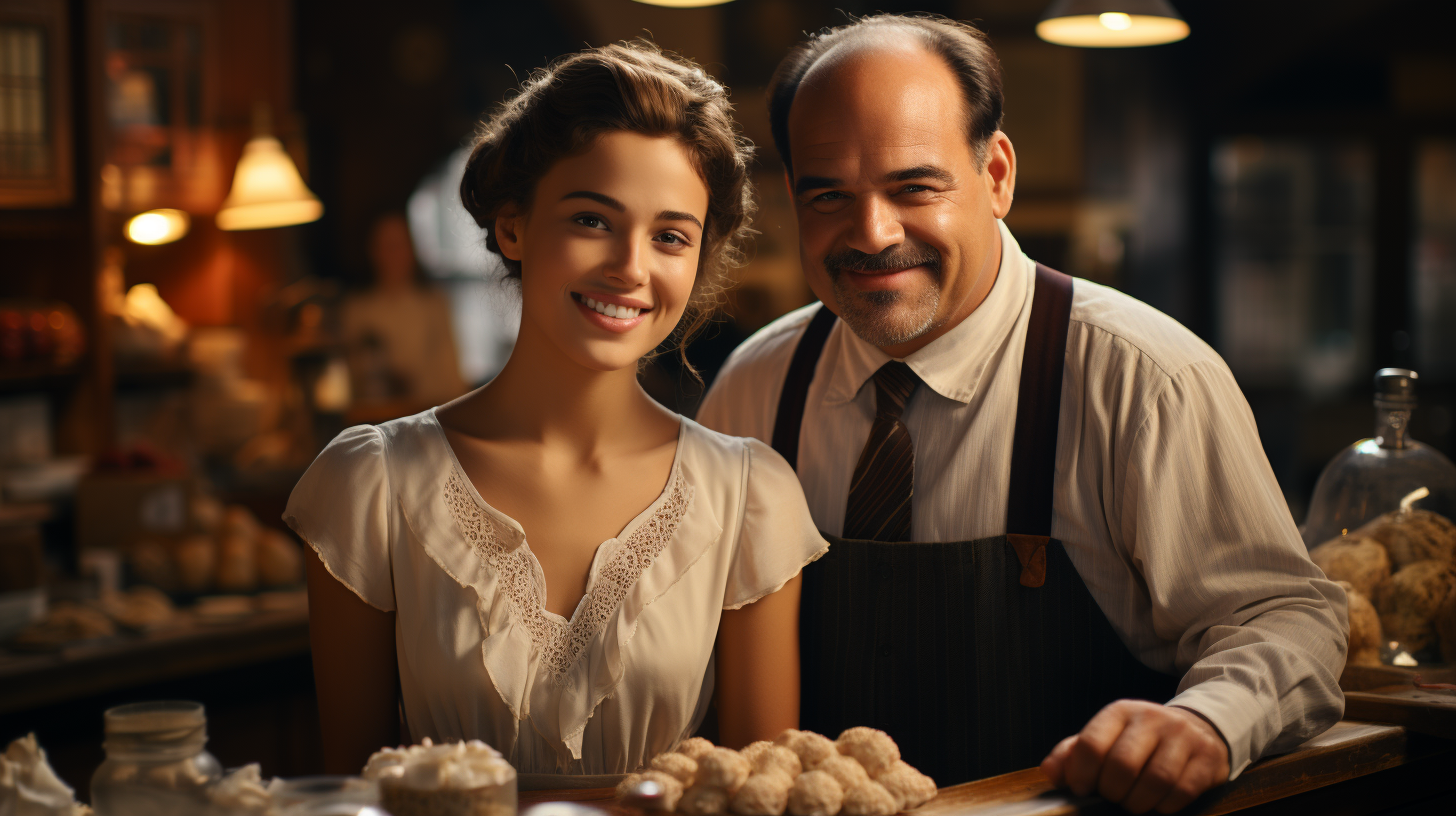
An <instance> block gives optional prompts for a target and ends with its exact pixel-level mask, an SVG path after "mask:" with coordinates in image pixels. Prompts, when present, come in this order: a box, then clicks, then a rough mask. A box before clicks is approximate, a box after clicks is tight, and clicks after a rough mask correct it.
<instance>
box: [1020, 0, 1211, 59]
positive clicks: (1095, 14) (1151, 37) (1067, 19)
mask: <svg viewBox="0 0 1456 816" xmlns="http://www.w3.org/2000/svg"><path fill="white" fill-rule="evenodd" d="M1188 31H1189V29H1188V24H1187V23H1185V22H1183V20H1182V18H1180V17H1179V16H1178V12H1176V11H1174V10H1173V7H1172V6H1170V5H1168V3H1167V0H1056V2H1053V3H1052V5H1051V7H1050V8H1048V9H1047V10H1046V14H1045V15H1043V17H1042V20H1041V22H1039V23H1037V24H1036V35H1037V36H1038V37H1041V38H1042V39H1043V40H1046V41H1047V42H1051V43H1056V44H1057V45H1075V46H1080V47H1082V48H1130V47H1134V46H1140V45H1162V44H1164V43H1170V42H1177V41H1179V40H1181V39H1183V38H1185V37H1187V36H1188Z"/></svg>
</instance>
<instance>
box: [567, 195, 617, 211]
mask: <svg viewBox="0 0 1456 816" xmlns="http://www.w3.org/2000/svg"><path fill="white" fill-rule="evenodd" d="M568 198H585V199H588V200H590V201H595V202H597V203H598V204H605V205H606V206H608V207H611V208H612V209H614V210H616V211H617V212H626V211H627V206H626V205H625V204H623V203H622V202H620V201H618V200H617V199H615V198H612V197H611V196H609V195H604V194H602V193H594V192H592V191H591V190H575V191H573V192H570V193H567V194H566V195H564V196H562V197H561V200H562V201H565V200H567V199H568Z"/></svg>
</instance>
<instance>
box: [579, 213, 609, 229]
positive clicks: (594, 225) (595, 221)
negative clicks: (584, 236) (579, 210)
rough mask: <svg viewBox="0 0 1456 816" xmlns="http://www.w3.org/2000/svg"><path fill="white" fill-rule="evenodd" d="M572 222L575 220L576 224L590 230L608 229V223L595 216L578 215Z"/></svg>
mask: <svg viewBox="0 0 1456 816" xmlns="http://www.w3.org/2000/svg"><path fill="white" fill-rule="evenodd" d="M572 220H574V221H575V222H576V223H578V224H580V225H582V226H583V227H586V228H588V229H606V228H607V222H606V221H603V220H602V219H601V218H600V217H598V216H595V215H578V216H577V217H576V218H574V219H572Z"/></svg>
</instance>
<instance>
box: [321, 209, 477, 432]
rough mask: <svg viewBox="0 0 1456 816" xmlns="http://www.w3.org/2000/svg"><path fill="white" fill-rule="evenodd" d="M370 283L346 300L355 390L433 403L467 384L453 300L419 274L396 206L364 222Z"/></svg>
mask: <svg viewBox="0 0 1456 816" xmlns="http://www.w3.org/2000/svg"><path fill="white" fill-rule="evenodd" d="M369 262H370V266H371V267H372V269H373V272H374V281H373V286H372V287H371V288H369V289H367V290H365V291H363V292H359V293H356V294H354V295H351V296H350V297H349V298H347V299H346V300H345V301H344V314H343V334H344V342H345V344H346V345H347V347H348V349H349V369H350V375H351V378H352V379H353V381H354V397H355V399H357V400H360V401H363V402H383V401H391V400H398V401H402V402H407V403H411V404H421V405H433V404H436V403H439V402H444V401H445V400H448V399H452V398H454V397H457V396H459V395H460V394H461V393H463V392H464V391H465V382H464V380H463V379H462V378H461V376H460V365H459V361H458V357H457V355H456V352H455V335H454V333H453V331H452V328H451V321H450V304H449V303H448V302H446V300H445V296H444V295H443V294H441V293H440V292H439V291H438V290H436V289H434V288H433V287H431V286H429V285H428V284H427V283H425V282H424V281H423V280H421V278H420V275H419V267H418V264H417V262H416V259H415V247H414V241H413V240H411V238H410V232H409V224H408V222H407V221H406V220H405V217H404V214H403V213H401V212H387V213H384V214H383V215H380V216H379V217H378V218H376V219H375V220H374V223H373V224H372V225H371V227H370V230H369Z"/></svg>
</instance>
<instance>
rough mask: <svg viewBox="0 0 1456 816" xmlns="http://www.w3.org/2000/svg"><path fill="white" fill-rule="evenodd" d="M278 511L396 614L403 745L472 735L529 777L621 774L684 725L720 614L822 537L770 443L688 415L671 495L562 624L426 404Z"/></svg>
mask: <svg viewBox="0 0 1456 816" xmlns="http://www.w3.org/2000/svg"><path fill="white" fill-rule="evenodd" d="M283 518H284V520H285V521H286V522H287V523H288V524H289V526H290V527H292V528H293V529H294V530H295V531H296V532H297V533H298V534H299V535H300V536H302V537H303V539H304V540H305V541H307V542H308V543H309V545H310V546H312V547H313V548H314V550H316V551H317V552H318V554H319V557H320V558H321V559H322V560H323V563H324V566H326V567H327V568H328V570H329V572H330V573H331V574H333V576H334V577H335V578H337V579H338V580H339V581H340V582H341V583H343V584H344V585H345V586H347V587H348V588H349V589H351V590H352V591H353V592H354V594H356V595H358V596H359V597H360V598H361V599H363V600H364V602H365V603H368V604H369V605H370V606H373V607H375V608H376V609H380V610H383V611H386V612H395V613H396V617H395V648H396V650H397V652H398V657H399V675H400V690H401V700H402V704H403V713H404V721H405V727H406V729H407V733H406V737H407V738H408V739H410V740H411V741H414V742H418V741H419V740H420V739H422V738H423V737H430V738H431V739H434V740H436V741H441V740H450V741H453V740H462V739H481V740H484V741H485V742H487V743H489V744H491V745H492V746H495V747H496V748H497V749H499V750H500V751H501V752H502V753H504V754H505V755H506V757H508V758H509V759H510V760H511V763H512V764H513V765H515V766H516V768H517V770H519V771H520V772H521V773H570V774H610V773H625V772H628V771H632V770H635V769H637V768H639V767H641V766H642V765H643V764H645V763H646V762H647V761H648V760H650V759H651V758H652V757H653V756H654V755H656V754H658V753H660V752H662V751H666V750H669V749H670V748H672V747H673V746H674V745H675V744H677V743H678V742H679V741H680V740H682V739H683V738H685V737H687V736H689V735H691V734H692V733H693V732H694V731H695V730H696V729H697V727H698V725H699V724H700V723H701V722H702V719H703V714H704V711H705V709H706V707H707V704H708V700H709V698H710V697H711V696H712V691H713V671H712V658H713V645H714V641H715V639H716V637H717V632H718V620H719V618H720V616H721V612H722V610H724V609H737V608H738V607H741V606H744V605H745V604H749V603H752V602H754V601H756V600H758V599H759V598H762V597H763V596H765V595H768V594H769V593H772V592H774V591H775V590H777V589H779V588H780V587H782V586H783V585H784V583H785V582H786V581H788V580H789V579H790V578H792V577H794V576H795V575H796V574H798V572H799V570H800V569H801V568H802V567H803V566H804V565H805V564H807V563H809V562H810V561H813V560H814V559H816V558H818V557H819V556H821V555H823V554H824V552H825V551H826V550H827V549H828V545H827V544H826V543H825V542H824V540H823V539H822V538H821V537H820V536H819V533H818V532H817V530H816V529H815V527H814V522H813V519H812V518H811V517H810V515H809V509H808V506H807V504H806V503H805V501H804V494H803V491H802V489H801V488H800V487H799V481H798V478H797V477H796V476H795V475H794V472H793V470H791V469H790V468H789V466H788V464H787V463H785V462H784V460H783V459H782V458H781V457H780V456H779V455H778V454H776V453H774V452H773V450H772V449H770V448H769V447H768V446H767V445H764V444H763V443H762V442H758V441H756V440H753V439H741V438H737V437H731V436H726V435H724V434H720V433H717V432H715V431H710V430H708V429H706V428H704V427H702V426H701V425H698V424H697V423H695V422H693V421H692V420H689V419H686V418H684V419H683V420H682V429H681V431H680V432H679V436H678V445H677V453H676V454H675V457H674V460H673V464H672V470H671V471H670V474H669V476H668V479H667V485H666V487H665V488H664V489H663V491H662V494H661V495H660V496H659V497H658V498H657V500H656V501H654V502H653V503H652V504H651V505H650V506H649V507H648V508H647V509H645V510H643V511H642V512H641V513H640V514H638V516H637V517H636V518H634V519H633V520H632V521H631V522H630V523H629V524H628V525H627V526H626V528H624V529H623V530H622V532H621V533H619V534H618V535H617V537H616V538H611V539H608V540H607V541H605V542H603V543H602V544H601V546H600V547H599V548H598V549H597V552H596V556H595V558H594V559H593V560H592V564H591V569H590V572H589V573H588V576H587V588H586V594H585V595H584V596H583V597H582V599H581V602H580V603H579V604H578V605H577V607H576V611H575V612H574V613H573V614H572V616H571V619H570V620H568V619H566V618H563V617H561V616H560V615H557V614H554V613H552V612H548V611H546V609H545V607H544V605H543V599H544V597H545V592H546V582H545V578H544V577H543V574H542V571H541V565H540V564H539V563H538V562H537V560H536V557H535V555H533V554H532V552H531V548H530V545H529V544H528V543H527V541H526V533H525V531H524V530H522V529H521V526H520V525H519V524H517V523H516V522H515V521H514V520H513V519H511V518H510V517H508V516H506V515H505V514H503V513H501V512H499V511H497V510H495V509H494V508H492V507H491V506H490V505H489V504H488V503H487V502H486V501H485V499H484V498H482V497H481V496H480V494H479V493H477V492H476V490H475V487H474V486H473V485H472V483H471V482H470V480H469V479H467V478H466V477H465V473H464V470H463V469H462V468H461V467H460V463H459V462H458V461H457V460H456V458H455V454H454V452H453V451H452V450H451V448H450V445H449V443H448V442H447V441H446V439H445V432H444V430H443V429H442V428H441V427H440V423H439V420H438V419H437V418H436V416H435V411H434V409H433V408H432V409H430V410H428V411H425V412H423V413H420V414H416V415H415V416H411V417H405V418H403V419H397V420H394V421H392V422H386V423H384V424H382V425H379V426H377V427H376V426H369V425H360V426H357V427H353V428H349V429H348V430H345V431H344V432H343V433H341V434H339V436H338V437H337V438H335V439H334V441H333V442H331V443H329V446H328V447H327V448H325V449H324V451H323V453H321V454H319V456H318V458H317V459H316V460H314V463H313V465H312V466H310V467H309V469H308V472H306V473H305V474H304V475H303V478H302V479H300V480H299V482H298V485H297V486H296V487H295V488H294V489H293V495H292V496H290V497H289V500H288V509H287V510H286V511H285V512H284V516H283Z"/></svg>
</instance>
